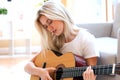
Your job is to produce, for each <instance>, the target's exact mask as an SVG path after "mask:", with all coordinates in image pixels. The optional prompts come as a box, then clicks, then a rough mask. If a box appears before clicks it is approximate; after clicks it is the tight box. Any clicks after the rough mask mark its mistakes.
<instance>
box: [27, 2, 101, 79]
mask: <svg viewBox="0 0 120 80" xmlns="http://www.w3.org/2000/svg"><path fill="white" fill-rule="evenodd" d="M35 24H36V25H35V26H36V28H37V30H38V32H39V34H40V36H41V48H42V50H44V49H49V50H54V51H59V52H61V53H66V52H72V53H74V54H77V55H79V56H82V57H83V58H85V60H86V63H87V65H89V66H91V65H96V64H97V58H98V57H99V53H98V51H97V49H96V46H95V37H94V36H93V35H92V34H90V33H89V32H87V31H86V30H84V29H82V28H78V27H77V26H76V25H75V24H74V22H73V19H72V18H71V16H70V14H69V13H68V11H67V10H66V9H65V7H64V6H63V5H62V4H61V3H56V2H52V1H47V2H45V3H44V4H43V5H42V6H41V7H40V8H39V10H38V12H37V18H36V21H35ZM36 56H37V55H36ZM36 56H35V57H34V58H33V59H32V60H31V61H30V62H28V63H27V64H26V66H25V71H26V72H28V73H29V74H31V75H36V76H39V77H40V78H41V80H52V78H51V77H50V75H49V73H50V72H51V71H54V70H55V68H53V67H52V68H41V67H36V66H35V64H34V60H35V58H36ZM83 79H84V80H95V79H96V76H95V75H94V72H93V70H92V69H91V67H88V68H87V69H86V71H85V72H83Z"/></svg>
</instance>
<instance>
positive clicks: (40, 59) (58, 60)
mask: <svg viewBox="0 0 120 80" xmlns="http://www.w3.org/2000/svg"><path fill="white" fill-rule="evenodd" d="M75 58H76V59H75ZM76 60H78V62H76ZM80 61H82V63H80ZM44 63H46V65H45V68H47V67H55V68H59V67H63V68H67V67H76V66H84V65H85V63H84V61H83V59H82V58H81V59H79V56H75V55H73V54H72V53H65V54H63V55H59V56H58V54H57V53H56V52H53V51H51V50H45V51H41V52H40V53H39V55H38V56H37V57H36V58H35V61H34V64H35V66H38V67H43V64H44ZM54 75H55V74H54ZM52 78H53V80H56V78H54V77H52ZM30 80H40V78H39V77H38V76H34V75H31V78H30ZM60 80H73V78H63V79H60ZM74 80H82V79H78V78H74Z"/></svg>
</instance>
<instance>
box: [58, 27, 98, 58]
mask: <svg viewBox="0 0 120 80" xmlns="http://www.w3.org/2000/svg"><path fill="white" fill-rule="evenodd" d="M60 51H61V52H62V53H63V54H64V53H67V52H72V53H74V54H77V55H80V56H82V57H84V58H90V57H96V56H97V57H99V51H98V48H97V47H96V44H95V37H94V36H93V35H92V34H91V33H89V32H88V31H87V30H85V29H80V31H79V32H78V34H77V36H76V37H75V38H74V40H72V41H71V42H68V43H65V44H64V45H63V47H62V48H61V50H60Z"/></svg>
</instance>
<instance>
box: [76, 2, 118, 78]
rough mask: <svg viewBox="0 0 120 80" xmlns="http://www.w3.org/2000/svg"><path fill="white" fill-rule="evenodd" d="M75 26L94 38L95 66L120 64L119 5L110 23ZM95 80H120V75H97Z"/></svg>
mask: <svg viewBox="0 0 120 80" xmlns="http://www.w3.org/2000/svg"><path fill="white" fill-rule="evenodd" d="M77 26H79V27H81V28H85V29H87V30H88V31H89V32H90V33H92V34H93V35H94V36H95V37H96V44H97V47H98V49H99V53H100V57H99V59H98V64H97V65H108V64H110V65H112V64H118V63H120V30H119V28H120V3H118V4H117V6H116V9H115V16H114V21H113V22H112V23H87V24H86V23H84V24H77ZM119 67H120V66H119ZM119 72H120V70H119ZM97 80H120V75H118V74H115V75H97Z"/></svg>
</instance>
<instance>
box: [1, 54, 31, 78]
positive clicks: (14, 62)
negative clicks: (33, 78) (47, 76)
mask: <svg viewBox="0 0 120 80" xmlns="http://www.w3.org/2000/svg"><path fill="white" fill-rule="evenodd" d="M31 57H32V56H25V57H23V56H22V57H2V58H1V57H0V80H30V75H29V74H28V73H26V72H25V71H24V66H25V64H26V63H27V62H28V60H29V59H30V58H31Z"/></svg>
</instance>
